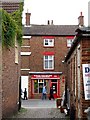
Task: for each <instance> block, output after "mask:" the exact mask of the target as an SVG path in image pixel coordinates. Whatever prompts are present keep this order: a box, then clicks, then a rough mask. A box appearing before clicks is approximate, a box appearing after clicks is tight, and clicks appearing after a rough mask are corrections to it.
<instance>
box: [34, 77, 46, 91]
mask: <svg viewBox="0 0 90 120" xmlns="http://www.w3.org/2000/svg"><path fill="white" fill-rule="evenodd" d="M44 84H45V85H46V86H47V92H48V80H42V79H40V80H34V93H42V89H43V86H44Z"/></svg>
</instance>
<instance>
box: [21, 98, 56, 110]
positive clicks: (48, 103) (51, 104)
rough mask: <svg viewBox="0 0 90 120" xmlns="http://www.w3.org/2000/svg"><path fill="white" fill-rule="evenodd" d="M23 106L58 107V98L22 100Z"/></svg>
mask: <svg viewBox="0 0 90 120" xmlns="http://www.w3.org/2000/svg"><path fill="white" fill-rule="evenodd" d="M22 107H23V108H56V100H48V99H46V100H42V99H29V100H22Z"/></svg>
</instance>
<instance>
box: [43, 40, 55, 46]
mask: <svg viewBox="0 0 90 120" xmlns="http://www.w3.org/2000/svg"><path fill="white" fill-rule="evenodd" d="M44 46H45V47H53V46H54V39H52V38H50V39H48V38H45V39H44Z"/></svg>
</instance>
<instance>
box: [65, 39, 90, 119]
mask: <svg viewBox="0 0 90 120" xmlns="http://www.w3.org/2000/svg"><path fill="white" fill-rule="evenodd" d="M79 44H80V48H78V46H77V47H76V49H75V50H74V52H73V53H72V55H71V56H70V59H69V60H68V61H67V64H68V66H67V67H68V69H69V70H68V71H67V72H68V73H67V88H69V89H70V104H72V103H74V105H75V109H76V113H75V115H76V118H78V117H80V118H86V114H85V113H84V110H85V109H87V108H88V107H89V106H90V100H85V97H84V83H83V73H82V64H88V63H89V64H90V39H89V38H82V40H81V42H80V43H79ZM78 50H79V53H78ZM79 65H80V66H79ZM79 82H80V83H79ZM78 108H79V109H78Z"/></svg>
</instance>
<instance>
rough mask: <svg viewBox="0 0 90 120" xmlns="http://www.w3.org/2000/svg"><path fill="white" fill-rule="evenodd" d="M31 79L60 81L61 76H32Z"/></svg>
mask: <svg viewBox="0 0 90 120" xmlns="http://www.w3.org/2000/svg"><path fill="white" fill-rule="evenodd" d="M31 79H60V75H32V76H31Z"/></svg>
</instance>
